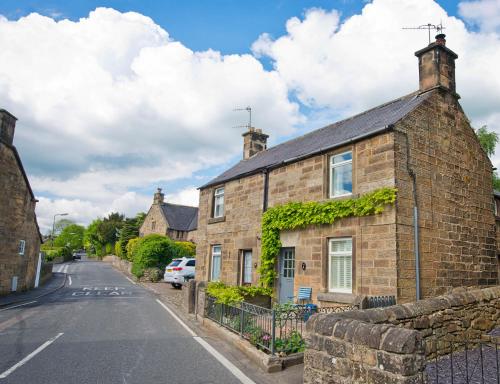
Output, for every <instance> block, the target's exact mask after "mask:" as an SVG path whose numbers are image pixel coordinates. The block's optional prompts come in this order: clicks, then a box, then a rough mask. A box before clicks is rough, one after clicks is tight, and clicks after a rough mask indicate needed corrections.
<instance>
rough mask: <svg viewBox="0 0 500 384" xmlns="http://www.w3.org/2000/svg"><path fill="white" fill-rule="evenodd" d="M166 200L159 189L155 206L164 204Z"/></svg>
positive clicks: (154, 200)
mask: <svg viewBox="0 0 500 384" xmlns="http://www.w3.org/2000/svg"><path fill="white" fill-rule="evenodd" d="M164 198H165V195H164V194H163V193H162V192H161V188H158V189H157V190H156V192H155V195H154V199H153V204H158V205H159V204H163V200H164Z"/></svg>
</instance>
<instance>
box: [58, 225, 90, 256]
mask: <svg viewBox="0 0 500 384" xmlns="http://www.w3.org/2000/svg"><path fill="white" fill-rule="evenodd" d="M84 232H85V228H84V227H83V226H81V225H78V224H69V225H68V226H66V227H64V229H63V230H62V231H61V233H60V234H59V236H57V237H56V238H55V240H54V245H55V246H56V247H66V248H68V249H69V250H70V251H71V252H73V251H75V250H77V249H82V248H83V236H84Z"/></svg>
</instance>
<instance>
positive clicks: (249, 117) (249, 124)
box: [233, 106, 252, 130]
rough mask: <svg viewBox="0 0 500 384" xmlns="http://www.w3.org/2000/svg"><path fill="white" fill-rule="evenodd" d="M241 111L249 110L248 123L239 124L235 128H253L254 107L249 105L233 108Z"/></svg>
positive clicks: (235, 110)
mask: <svg viewBox="0 0 500 384" xmlns="http://www.w3.org/2000/svg"><path fill="white" fill-rule="evenodd" d="M239 111H247V112H248V124H247V125H237V126H235V127H233V128H248V130H250V128H252V107H250V106H248V107H245V108H235V109H233V112H239Z"/></svg>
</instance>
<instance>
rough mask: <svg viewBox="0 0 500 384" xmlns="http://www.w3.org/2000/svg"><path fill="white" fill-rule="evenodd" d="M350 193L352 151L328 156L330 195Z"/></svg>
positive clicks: (336, 195)
mask: <svg viewBox="0 0 500 384" xmlns="http://www.w3.org/2000/svg"><path fill="white" fill-rule="evenodd" d="M350 194H352V151H348V152H344V153H339V154H338V155H333V156H332V157H330V197H340V196H348V195H350Z"/></svg>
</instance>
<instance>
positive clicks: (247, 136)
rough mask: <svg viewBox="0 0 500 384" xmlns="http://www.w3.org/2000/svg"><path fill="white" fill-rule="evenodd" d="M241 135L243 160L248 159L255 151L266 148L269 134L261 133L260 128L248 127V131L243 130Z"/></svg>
mask: <svg viewBox="0 0 500 384" xmlns="http://www.w3.org/2000/svg"><path fill="white" fill-rule="evenodd" d="M242 136H243V160H247V159H250V158H251V157H253V156H255V155H256V154H257V153H259V152H262V151H265V150H266V149H267V138H268V137H269V136H268V135H266V134H265V133H262V129H255V128H254V127H249V128H248V131H247V132H245V133H244V134H243V135H242Z"/></svg>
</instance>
